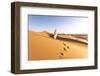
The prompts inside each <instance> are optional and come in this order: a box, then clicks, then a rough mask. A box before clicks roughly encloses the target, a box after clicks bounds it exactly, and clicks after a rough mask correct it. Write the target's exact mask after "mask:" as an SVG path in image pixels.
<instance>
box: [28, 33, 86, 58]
mask: <svg viewBox="0 0 100 76" xmlns="http://www.w3.org/2000/svg"><path fill="white" fill-rule="evenodd" d="M28 39H29V46H28V59H29V60H52V59H76V58H77V59H79V58H87V55H88V45H87V44H84V43H80V42H77V41H73V40H72V41H71V40H67V39H66V40H65V39H64V40H62V39H63V38H62V39H53V38H52V34H51V35H50V33H48V32H46V31H44V32H33V31H29V38H28Z"/></svg>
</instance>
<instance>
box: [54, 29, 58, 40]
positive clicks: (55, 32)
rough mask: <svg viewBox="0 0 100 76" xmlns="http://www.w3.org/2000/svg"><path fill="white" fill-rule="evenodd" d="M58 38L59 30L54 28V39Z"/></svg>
mask: <svg viewBox="0 0 100 76" xmlns="http://www.w3.org/2000/svg"><path fill="white" fill-rule="evenodd" d="M56 38H57V30H56V29H55V30H54V39H56Z"/></svg>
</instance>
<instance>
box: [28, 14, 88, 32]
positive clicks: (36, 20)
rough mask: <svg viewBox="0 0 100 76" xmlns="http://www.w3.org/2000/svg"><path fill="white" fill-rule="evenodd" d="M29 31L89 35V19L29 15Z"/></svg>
mask: <svg viewBox="0 0 100 76" xmlns="http://www.w3.org/2000/svg"><path fill="white" fill-rule="evenodd" d="M28 26H29V30H33V31H36V32H42V31H48V32H52V33H53V32H54V30H55V29H56V30H57V32H58V33H66V34H67V33H68V34H73V33H75V34H78V33H79V34H83V33H85V34H86V33H88V18H87V17H73V16H45V15H29V16H28Z"/></svg>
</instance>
